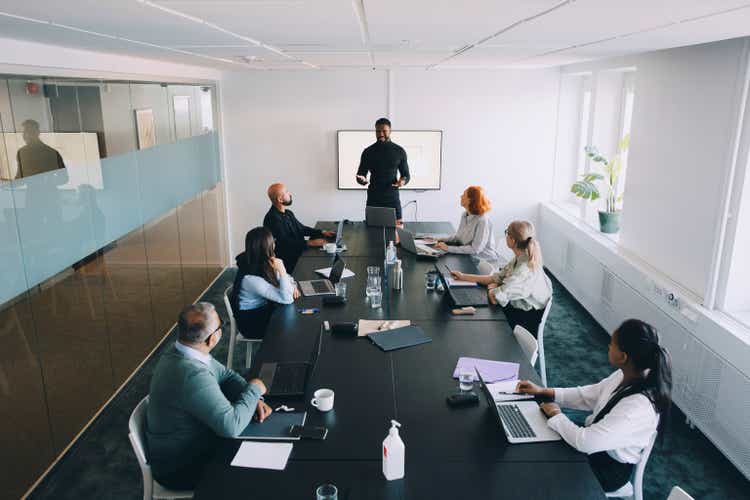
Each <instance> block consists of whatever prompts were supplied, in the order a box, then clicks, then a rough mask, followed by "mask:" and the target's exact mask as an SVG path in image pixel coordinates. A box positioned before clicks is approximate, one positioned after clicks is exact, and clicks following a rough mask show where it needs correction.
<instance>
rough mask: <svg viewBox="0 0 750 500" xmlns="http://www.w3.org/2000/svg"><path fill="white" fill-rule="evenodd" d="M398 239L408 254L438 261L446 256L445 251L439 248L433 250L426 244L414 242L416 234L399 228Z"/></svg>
mask: <svg viewBox="0 0 750 500" xmlns="http://www.w3.org/2000/svg"><path fill="white" fill-rule="evenodd" d="M396 231H397V232H398V238H399V240H400V241H401V248H403V249H404V250H406V251H407V252H411V253H413V254H416V255H417V256H418V257H430V258H433V259H437V258H438V257H440V256H441V255H445V252H444V251H443V250H438V249H437V248H431V247H429V246H427V245H425V244H424V243H417V242H416V241H414V234H413V233H412V232H411V231H408V230H406V229H400V228H397V229H396Z"/></svg>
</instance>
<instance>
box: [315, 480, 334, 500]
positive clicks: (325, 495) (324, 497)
mask: <svg viewBox="0 0 750 500" xmlns="http://www.w3.org/2000/svg"><path fill="white" fill-rule="evenodd" d="M315 495H316V497H317V499H318V500H338V498H339V490H338V488H336V486H334V485H332V484H323V485H321V486H318V487H317V488H316V489H315Z"/></svg>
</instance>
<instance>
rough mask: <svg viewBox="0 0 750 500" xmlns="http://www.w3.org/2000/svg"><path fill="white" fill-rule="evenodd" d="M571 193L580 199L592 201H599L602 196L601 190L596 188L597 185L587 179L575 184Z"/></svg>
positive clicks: (571, 187) (571, 188)
mask: <svg viewBox="0 0 750 500" xmlns="http://www.w3.org/2000/svg"><path fill="white" fill-rule="evenodd" d="M588 175H590V174H588ZM570 192H571V193H573V194H575V195H576V196H578V197H579V198H583V199H584V200H591V201H594V200H597V199H599V196H600V195H599V189H598V188H597V187H596V184H594V183H593V182H591V181H588V180H586V179H585V178H584V179H582V180H580V181H576V182H574V183H573V185H572V186H570Z"/></svg>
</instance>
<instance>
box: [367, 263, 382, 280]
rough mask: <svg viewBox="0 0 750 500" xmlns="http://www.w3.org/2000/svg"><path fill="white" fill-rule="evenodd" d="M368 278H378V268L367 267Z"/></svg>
mask: <svg viewBox="0 0 750 500" xmlns="http://www.w3.org/2000/svg"><path fill="white" fill-rule="evenodd" d="M370 276H378V277H380V268H379V267H378V266H367V277H368V278H369V277H370Z"/></svg>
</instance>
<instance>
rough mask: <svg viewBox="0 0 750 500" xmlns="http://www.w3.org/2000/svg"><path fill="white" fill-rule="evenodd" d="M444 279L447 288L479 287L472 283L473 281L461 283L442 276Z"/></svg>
mask: <svg viewBox="0 0 750 500" xmlns="http://www.w3.org/2000/svg"><path fill="white" fill-rule="evenodd" d="M444 277H445V278H446V281H447V282H448V287H450V288H453V287H463V286H479V285H478V284H476V283H474V282H473V281H461V280H457V279H454V278H452V277H450V276H444Z"/></svg>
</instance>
